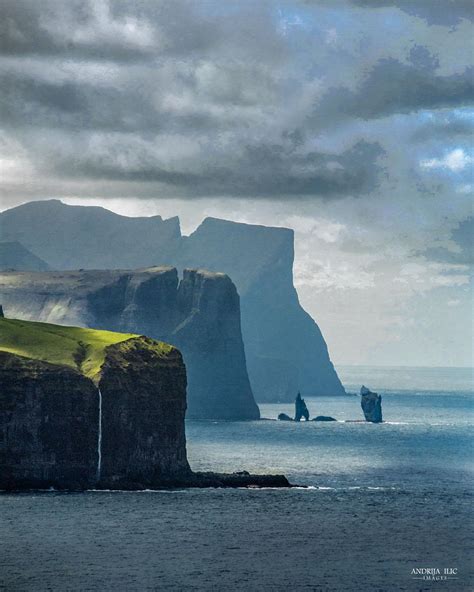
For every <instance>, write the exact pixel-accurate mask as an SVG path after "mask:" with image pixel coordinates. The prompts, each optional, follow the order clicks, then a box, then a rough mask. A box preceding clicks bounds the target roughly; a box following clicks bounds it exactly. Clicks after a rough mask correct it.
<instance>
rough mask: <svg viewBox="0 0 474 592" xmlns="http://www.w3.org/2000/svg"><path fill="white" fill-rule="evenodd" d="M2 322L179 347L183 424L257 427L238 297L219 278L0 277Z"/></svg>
mask: <svg viewBox="0 0 474 592" xmlns="http://www.w3.org/2000/svg"><path fill="white" fill-rule="evenodd" d="M0 302H2V303H3V305H4V310H5V314H6V316H7V317H15V318H19V319H25V320H38V321H44V322H50V323H57V324H61V325H78V326H80V327H95V328H98V329H107V330H111V331H118V332H126V333H134V334H135V333H139V334H145V335H150V336H151V337H153V338H156V339H158V340H161V341H165V342H167V343H171V344H173V345H174V346H176V347H177V348H178V349H179V350H180V351H181V352H182V354H183V356H184V360H185V364H186V368H187V374H188V384H189V387H188V417H190V418H194V419H225V420H238V419H258V417H259V410H258V406H257V405H256V403H255V400H254V398H253V394H252V390H251V388H250V383H249V379H248V375H247V370H246V364H245V354H244V346H243V342H242V335H241V328H240V305H239V296H238V294H237V290H236V288H235V286H234V284H233V283H232V281H231V280H230V279H229V278H228V277H227V276H226V275H224V274H217V273H209V272H204V271H197V270H185V271H184V274H183V279H182V280H181V282H179V279H178V273H177V271H176V269H173V268H150V269H144V270H138V271H119V270H104V271H74V272H47V273H26V272H22V273H14V272H5V273H2V274H0Z"/></svg>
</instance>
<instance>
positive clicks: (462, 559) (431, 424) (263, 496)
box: [0, 368, 474, 592]
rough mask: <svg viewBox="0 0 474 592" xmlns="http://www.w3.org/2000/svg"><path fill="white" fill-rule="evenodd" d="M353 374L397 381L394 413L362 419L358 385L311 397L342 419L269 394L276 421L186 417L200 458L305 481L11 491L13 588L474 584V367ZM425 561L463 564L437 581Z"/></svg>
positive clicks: (6, 534) (4, 552) (385, 388)
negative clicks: (282, 417) (305, 418)
mask: <svg viewBox="0 0 474 592" xmlns="http://www.w3.org/2000/svg"><path fill="white" fill-rule="evenodd" d="M397 375H398V376H399V377H400V378H399V385H400V386H398V387H397V386H396V384H397V379H396V377H397ZM341 376H342V377H343V379H344V381H345V385H346V386H347V390H348V391H354V392H355V391H356V390H358V388H359V387H360V383H362V382H368V386H369V387H371V388H372V389H373V390H377V391H378V392H379V393H380V394H382V397H383V400H382V406H383V415H384V420H385V421H384V423H383V424H379V425H373V424H368V423H363V422H359V423H346V420H357V419H359V420H360V419H362V417H363V415H362V410H361V408H360V399H359V397H358V396H355V395H347V396H345V397H322V398H317V399H316V398H315V399H311V398H307V399H306V402H307V405H308V407H309V411H310V414H311V417H314V416H316V415H331V416H333V417H335V418H337V420H338V421H337V422H330V423H322V422H307V423H306V422H301V423H299V424H295V423H290V422H280V421H276V420H275V418H276V417H277V415H278V414H279V413H281V412H284V413H288V414H290V415H291V414H292V413H293V406H292V405H291V404H266V405H261V406H260V407H261V412H262V417H264V418H266V420H264V421H254V422H232V423H230V422H229V423H227V422H198V421H189V422H187V426H186V430H187V442H188V456H189V459H190V462H191V465H192V467H193V468H194V469H195V470H214V471H228V472H232V471H235V470H243V469H245V470H248V471H252V472H262V473H263V472H275V473H284V474H286V475H287V476H288V477H289V479H290V481H291V482H293V483H295V484H298V485H301V486H304V487H301V488H296V489H290V490H274V489H266V490H218V489H208V490H197V491H192V490H187V491H186V490H183V491H172V492H159V491H157V492H136V493H133V492H129V493H119V492H88V493H84V494H59V493H54V492H52V493H33V492H32V493H25V494H20V495H3V496H0V590H6V591H10V590H15V591H17V590H18V591H20V590H28V591H29V590H34V591H35V592H36V591H41V590H61V591H62V590H74V591H76V590H78V591H82V590H126V591H132V590H176V591H182V590H213V591H214V590H215V591H221V590H226V591H227V590H230V591H232V590H245V591H247V590H251V591H253V590H255V591H257V590H259V591H260V590H264V591H266V590H269V591H280V590H281V591H286V590H320V591H326V590H334V591H337V592H339V591H348V592H349V591H351V592H352V591H354V592H358V591H366V590H367V591H370V590H377V591H385V590H387V591H391V590H414V591H415V590H416V591H418V590H449V591H464V590H466V591H467V590H472V589H474V575H473V572H474V570H473V567H474V566H473V561H472V557H474V548H473V536H472V535H473V532H474V531H473V526H474V523H473V512H472V494H473V488H472V483H473V472H474V463H473V459H474V455H473V452H474V444H473V443H474V439H473V437H472V425H473V420H474V393H473V392H472V381H471V380H470V376H471V374H470V373H469V372H466V371H465V370H464V369H460V370H459V371H455V370H453V369H448V370H445V369H442V370H439V369H433V371H430V370H427V369H418V370H417V369H403V370H400V372H398V374H397V371H396V369H388V371H386V370H383V369H367V368H366V369H361V368H357V369H354V368H349V369H342V371H341ZM366 376H370V377H371V380H370V381H368V380H367V379H366ZM407 380H408V383H407ZM410 381H411V382H413V384H414V385H416V386H415V387H412V388H409V382H410ZM437 385H438V388H435V387H436V386H437ZM413 568H437V569H440V570H441V573H443V570H444V569H445V568H446V569H455V570H456V571H455V575H451V576H450V578H449V579H446V580H441V581H435V582H432V581H426V580H420V579H417V577H416V576H414V575H413V574H412V569H413Z"/></svg>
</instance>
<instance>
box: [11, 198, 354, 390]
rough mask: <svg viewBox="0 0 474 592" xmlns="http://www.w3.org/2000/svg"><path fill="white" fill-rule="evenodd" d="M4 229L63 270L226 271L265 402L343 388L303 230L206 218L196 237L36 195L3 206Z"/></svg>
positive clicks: (255, 384)
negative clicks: (306, 272)
mask: <svg viewBox="0 0 474 592" xmlns="http://www.w3.org/2000/svg"><path fill="white" fill-rule="evenodd" d="M0 236H2V237H5V238H6V239H7V240H18V241H21V242H23V244H24V245H25V246H27V247H28V248H30V249H31V250H32V251H33V252H35V253H37V254H38V255H39V256H40V257H44V258H45V260H47V261H48V262H49V263H50V264H51V266H52V267H53V268H54V269H81V268H83V269H106V268H111V269H120V268H121V269H125V268H131V267H148V266H150V265H157V264H158V265H171V266H175V267H177V268H178V270H180V271H181V270H183V269H184V268H186V267H193V268H194V267H195V268H201V269H208V270H210V271H213V272H223V273H226V274H227V275H228V276H229V277H230V278H231V279H232V280H233V281H234V282H235V285H236V287H237V290H238V292H239V294H240V297H241V313H242V335H243V339H244V344H245V350H246V358H247V366H248V371H249V375H250V379H251V383H252V388H253V391H254V394H255V396H256V398H257V400H259V401H275V400H292V399H294V397H295V394H296V392H297V391H298V390H300V391H301V392H302V394H303V395H336V394H343V393H344V388H343V386H342V384H341V382H340V380H339V378H338V376H337V374H336V372H335V370H334V367H333V365H332V363H331V360H330V358H329V354H328V350H327V346H326V343H325V341H324V338H323V336H322V335H321V332H320V330H319V328H318V326H317V324H316V323H315V322H314V320H313V319H312V318H311V317H310V316H309V315H308V314H307V313H306V312H305V311H304V309H303V308H302V307H301V305H300V303H299V300H298V295H297V293H296V290H295V288H294V286H293V259H294V247H293V242H294V237H293V231H292V230H290V229H287V228H271V227H265V226H256V225H249V224H239V223H235V222H229V221H226V220H219V219H216V218H206V219H205V220H204V221H203V223H202V224H201V225H200V226H199V228H197V230H196V231H195V232H194V233H193V234H192V235H191V236H189V237H183V236H181V233H180V230H179V221H178V219H177V218H172V219H170V220H162V219H161V217H159V216H154V217H151V218H127V217H125V216H118V215H117V214H114V213H112V212H109V211H107V210H105V209H103V208H95V207H84V206H81V207H80V206H68V205H65V204H63V203H61V202H59V201H57V200H51V201H45V202H31V203H28V204H24V205H22V206H19V207H17V208H13V209H11V210H8V211H6V212H3V213H2V214H0Z"/></svg>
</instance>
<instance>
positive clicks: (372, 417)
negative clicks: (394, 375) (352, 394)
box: [360, 385, 382, 423]
mask: <svg viewBox="0 0 474 592" xmlns="http://www.w3.org/2000/svg"><path fill="white" fill-rule="evenodd" d="M360 397H361V398H360V404H361V407H362V411H363V412H364V417H365V421H370V422H371V423H381V422H382V397H381V395H379V394H378V393H373V392H372V391H371V390H370V389H368V388H367V387H366V386H364V385H362V387H361V389H360Z"/></svg>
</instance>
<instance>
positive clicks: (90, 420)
mask: <svg viewBox="0 0 474 592" xmlns="http://www.w3.org/2000/svg"><path fill="white" fill-rule="evenodd" d="M185 412H186V369H185V366H184V363H183V360H182V357H181V354H180V352H179V351H178V350H177V349H176V348H174V347H172V346H170V345H168V344H165V343H161V342H158V341H155V340H153V339H150V338H148V337H144V336H137V335H130V334H121V333H113V332H109V331H97V330H93V329H84V328H79V327H65V326H58V325H52V324H46V323H30V322H26V321H19V320H14V319H5V318H0V490H7V491H17V490H25V489H50V488H54V489H58V490H79V491H80V490H85V489H92V488H94V489H131V490H137V489H148V488H163V487H248V486H271V487H288V486H289V483H288V481H287V480H286V478H285V477H284V476H282V475H250V474H249V473H247V472H242V473H234V474H231V475H225V474H218V473H193V472H192V471H191V469H190V467H189V464H188V461H187V457H186V439H185V423H184V419H185Z"/></svg>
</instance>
